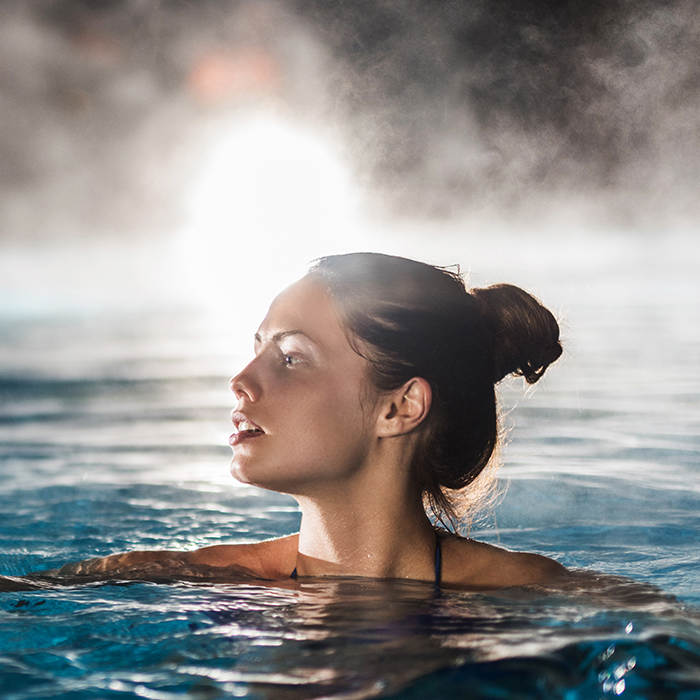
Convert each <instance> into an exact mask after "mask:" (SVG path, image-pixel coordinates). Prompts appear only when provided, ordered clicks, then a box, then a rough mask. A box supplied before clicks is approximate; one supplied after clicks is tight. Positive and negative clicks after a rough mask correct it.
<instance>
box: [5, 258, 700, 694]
mask: <svg viewBox="0 0 700 700" xmlns="http://www.w3.org/2000/svg"><path fill="white" fill-rule="evenodd" d="M641 263H644V264H641ZM641 263H640V261H639V260H637V261H635V264H634V267H633V269H632V270H624V269H618V270H617V272H614V273H612V272H611V274H610V275H599V276H598V277H595V278H592V277H591V276H589V275H586V274H583V273H581V274H580V275H579V277H578V278H576V279H571V278H570V277H569V276H568V275H567V273H566V271H562V272H561V273H560V274H558V275H556V274H549V276H548V277H544V276H540V278H539V280H540V285H541V288H542V292H544V293H546V294H547V297H548V299H547V300H548V301H556V300H557V299H561V303H562V307H561V310H562V311H563V313H564V314H565V317H566V326H565V339H566V340H567V347H568V350H567V353H566V355H565V357H564V358H563V362H562V365H561V367H559V368H555V369H553V371H552V372H551V374H549V375H548V376H547V378H546V379H545V381H544V382H543V383H542V386H539V387H537V389H536V390H535V391H534V392H531V393H525V394H524V393H523V391H522V389H521V387H520V386H519V385H518V383H517V382H514V383H513V385H512V386H506V387H504V391H503V405H504V414H505V415H504V422H505V424H506V425H511V426H513V430H512V433H511V436H510V443H509V445H508V447H507V449H506V450H505V452H504V461H505V467H504V468H503V469H502V471H501V472H500V474H501V486H502V490H503V491H504V493H503V494H502V495H501V498H500V501H499V503H498V504H497V505H496V506H494V507H493V508H492V509H491V510H489V511H487V512H486V513H485V514H484V517H483V519H482V520H480V521H477V522H475V523H474V525H473V526H472V533H471V534H472V535H473V536H475V537H477V538H481V539H484V540H487V541H490V542H494V543H500V544H502V545H503V546H507V547H509V548H513V549H522V550H529V551H537V552H540V553H543V554H546V555H549V556H553V557H555V558H557V559H558V560H560V561H562V562H563V563H564V564H566V565H567V566H571V567H575V568H580V569H584V570H588V571H597V572H604V573H605V574H608V575H614V576H622V577H629V579H631V580H632V581H633V582H636V583H628V582H626V581H625V580H618V579H607V580H605V581H602V582H601V583H599V584H598V585H597V586H595V587H594V589H593V590H588V591H569V592H559V593H545V592H543V591H504V592H498V593H491V594H471V593H465V592H458V591H442V592H439V593H436V592H435V591H434V590H433V589H432V587H430V586H426V585H423V584H418V583H410V582H405V583H399V582H377V581H365V580H346V581H325V582H323V581H315V582H304V583H301V584H300V585H299V586H296V584H293V583H289V584H280V585H269V584H265V583H264V582H255V581H251V582H245V583H231V584H216V585H215V584H196V585H195V584H191V583H190V584H187V583H180V584H172V585H157V584H154V583H133V582H130V583H123V582H122V583H110V584H90V585H85V586H75V587H65V588H56V589H50V590H41V591H27V592H12V593H10V592H5V593H0V697H1V698H2V699H3V700H8V699H9V700H29V699H31V698H55V699H58V698H61V699H63V698H65V699H66V700H67V699H69V698H70V699H71V700H73V699H78V700H87V699H88V698H95V699H97V698H99V699H102V698H156V699H161V698H162V699H168V698H182V697H187V698H202V699H205V698H206V699H209V698H230V697H249V698H273V699H275V700H277V699H282V700H285V699H286V698H290V699H297V698H321V697H329V698H348V699H350V698H369V697H387V698H396V699H399V698H400V699H401V700H409V699H417V698H421V699H423V698H431V699H432V698H438V699H442V698H444V699H445V700H447V699H448V698H449V699H450V700H451V699H452V698H467V697H468V698H473V697H474V698H477V697H483V698H523V699H525V698H527V699H530V698H547V699H549V698H566V699H567V700H569V699H577V698H591V699H593V698H595V699H598V698H606V697H611V698H612V697H623V698H700V614H699V613H698V612H697V611H698V610H700V547H698V539H699V533H700V515H699V513H700V474H699V471H700V459H699V457H700V437H699V436H700V373H699V372H698V368H699V366H700V328H699V324H698V321H697V319H698V318H700V283H699V282H698V281H696V279H695V274H694V269H691V268H690V267H686V268H681V269H680V271H679V269H678V268H677V267H664V266H663V260H661V261H660V262H659V260H658V258H657V257H656V256H655V255H650V256H648V257H647V258H645V259H644V260H642V261H641ZM524 276H525V275H524ZM508 279H513V277H512V275H511V276H509V277H508ZM514 281H516V282H517V281H521V280H518V279H515V280H514ZM584 282H585V283H584ZM224 341H225V339H223V337H218V336H216V332H215V331H214V332H213V335H212V330H211V328H210V327H208V326H206V327H205V326H203V325H202V323H201V321H200V319H199V318H198V317H196V316H195V315H193V314H191V313H184V312H177V313H176V312H168V313H150V314H146V313H144V314H122V315H114V314H103V315H100V314H93V315H92V316H85V315H82V316H81V315H75V314H74V315H57V314H55V313H54V314H53V315H51V316H33V317H22V316H21V315H20V316H14V317H12V318H10V317H7V318H5V319H4V320H3V321H1V322H0V360H1V361H2V374H1V376H0V574H3V575H10V576H18V575H21V574H23V573H25V572H27V571H31V570H37V569H46V568H51V567H54V566H58V565H61V564H63V563H65V562H66V561H75V560H79V559H83V558H88V557H94V556H100V555H104V554H109V553H112V552H116V551H123V550H129V549H148V548H167V549H181V548H192V547H197V546H204V545H208V544H214V543H220V542H248V541H255V540H258V539H260V538H263V537H269V536H274V535H281V534H286V533H289V532H293V531H294V530H295V528H296V527H297V524H298V521H299V515H298V512H297V510H296V506H295V504H294V502H293V501H292V500H290V499H288V498H286V497H284V496H280V495H278V494H272V493H267V492H262V491H257V490H255V489H251V488H248V487H242V486H239V485H236V484H235V483H233V482H232V481H231V480H230V477H229V476H228V473H227V464H228V454H229V451H228V448H227V447H225V441H226V436H227V434H228V412H229V411H230V408H231V400H230V397H229V394H228V391H227V379H228V376H229V375H230V374H231V373H232V372H233V371H234V370H235V369H236V365H237V363H238V362H239V360H241V359H242V357H241V356H240V355H241V352H242V351H243V350H245V348H240V347H238V346H236V347H235V349H234V350H233V351H229V350H230V349H229V348H226V349H224ZM506 486H507V491H506V490H505V489H506ZM647 585H648V586H650V587H644V586H647Z"/></svg>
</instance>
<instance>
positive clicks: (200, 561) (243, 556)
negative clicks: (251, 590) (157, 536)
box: [36, 535, 298, 580]
mask: <svg viewBox="0 0 700 700" xmlns="http://www.w3.org/2000/svg"><path fill="white" fill-rule="evenodd" d="M297 543H298V535H289V536H287V537H279V538H276V539H272V540H266V541H264V542H255V543H252V544H232V545H214V546H212V547H202V548H201V549H196V550H194V551H191V552H181V551H168V550H154V551H134V552H124V553H122V554H111V555H109V556H107V557H100V558H99V559H88V560H86V561H81V562H75V563H71V564H66V565H65V566H63V567H62V568H61V569H59V570H54V571H45V572H36V574H37V575H43V576H57V577H59V578H62V579H64V578H79V579H81V580H82V579H88V578H90V579H93V580H101V579H106V578H110V577H119V578H134V579H143V580H151V579H154V578H168V577H174V578H217V577H220V576H222V575H237V576H243V577H253V578H264V579H277V578H286V577H288V576H289V574H290V573H291V572H292V570H293V569H294V566H295V562H296V551H297Z"/></svg>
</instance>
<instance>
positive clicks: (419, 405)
mask: <svg viewBox="0 0 700 700" xmlns="http://www.w3.org/2000/svg"><path fill="white" fill-rule="evenodd" d="M432 397H433V393H432V390H431V388H430V383H429V382H428V381H427V380H425V379H423V378H422V377H414V378H413V379H409V380H408V381H407V382H406V383H405V384H404V385H403V386H402V387H400V388H399V389H397V390H396V391H395V392H393V393H392V394H391V395H390V396H389V397H387V401H386V402H385V404H384V410H383V412H382V414H381V415H380V418H379V425H378V428H379V436H380V437H398V436H399V435H406V434H407V433H410V432H412V431H413V430H415V429H416V428H417V427H418V426H419V425H420V424H421V423H422V422H423V421H424V420H425V418H426V416H427V415H428V411H430V405H431V402H432Z"/></svg>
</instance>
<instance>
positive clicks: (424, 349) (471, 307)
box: [309, 253, 562, 527]
mask: <svg viewBox="0 0 700 700" xmlns="http://www.w3.org/2000/svg"><path fill="white" fill-rule="evenodd" d="M309 276H312V277H314V278H316V279H319V280H321V281H322V283H323V284H324V285H325V287H326V289H327V290H328V292H329V294H330V295H331V298H332V299H333V301H334V303H335V305H336V308H337V309H338V312H339V315H340V317H341V320H342V322H343V324H344V326H345V327H346V329H347V330H348V331H349V337H350V340H351V343H352V344H353V347H354V348H355V349H356V350H357V352H359V353H360V354H361V355H363V356H364V357H366V358H367V360H368V361H369V378H370V380H371V381H372V383H373V384H374V386H376V388H377V389H378V390H379V391H393V390H395V389H398V388H399V387H400V386H401V385H402V384H404V383H405V382H406V381H408V380H409V379H411V378H413V377H417V376H418V377H423V378H424V379H426V380H427V381H428V382H429V383H430V387H431V389H432V392H433V400H432V405H431V409H430V411H429V413H428V416H427V418H426V419H425V421H424V422H423V423H422V424H421V427H420V428H419V430H420V431H421V440H420V442H419V447H418V449H417V451H416V454H415V456H414V460H413V464H412V469H413V474H414V478H415V480H416V486H417V488H419V489H420V492H421V493H422V495H423V499H424V502H425V503H426V506H427V507H428V508H429V509H430V510H431V511H432V512H433V514H434V515H435V517H436V518H437V519H438V520H440V521H441V522H442V523H443V524H445V520H447V521H449V522H450V523H451V525H452V526H453V527H455V525H456V523H455V519H456V511H455V505H454V503H455V499H454V495H455V493H456V492H459V491H460V490H462V489H464V488H465V487H467V486H469V485H470V484H472V482H473V481H474V480H475V479H476V478H477V477H478V476H479V475H480V474H481V472H482V471H483V470H484V468H485V467H486V466H487V465H488V464H489V461H490V460H491V457H492V455H493V454H494V450H495V449H496V446H497V444H498V434H499V430H498V418H497V405H496V397H495V391H494V385H495V384H497V383H498V382H499V381H500V380H501V379H503V378H504V377H505V376H506V375H508V374H519V375H522V376H523V377H524V378H525V380H526V381H527V382H528V383H530V384H534V383H535V382H536V381H537V380H538V379H539V378H540V377H541V376H542V374H543V373H544V371H545V370H546V369H547V367H548V366H549V365H550V364H551V363H552V362H554V361H555V360H556V359H557V358H558V357H559V356H560V355H561V352H562V349H561V345H560V343H559V326H558V324H557V321H556V319H555V318H554V316H553V315H552V314H551V313H550V312H549V311H548V310H547V309H546V308H544V307H543V306H542V305H541V304H540V303H539V302H538V301H537V300H536V299H535V298H534V297H532V296H531V295H529V294H528V293H527V292H525V291H523V290H522V289H520V288H519V287H514V286H513V285H509V284H498V285H494V286H492V287H486V288H483V289H471V290H467V289H466V287H465V284H464V281H463V280H462V278H461V276H460V275H459V274H458V273H456V272H452V271H450V270H447V269H445V268H440V267H434V266H432V265H428V264H426V263H421V262H418V261H415V260H409V259H407V258H400V257H395V256H391V255H383V254H380V253H351V254H348V255H333V256H329V257H325V258H320V259H319V260H317V261H316V262H315V263H314V264H313V266H312V267H311V269H310V270H309ZM358 341H359V342H358Z"/></svg>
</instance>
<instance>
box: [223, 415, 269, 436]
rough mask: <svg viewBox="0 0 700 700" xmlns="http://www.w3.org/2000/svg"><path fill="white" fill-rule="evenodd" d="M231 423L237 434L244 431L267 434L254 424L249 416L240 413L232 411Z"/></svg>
mask: <svg viewBox="0 0 700 700" xmlns="http://www.w3.org/2000/svg"><path fill="white" fill-rule="evenodd" d="M231 422H232V423H233V427H234V428H235V430H236V431H237V432H242V431H244V430H246V431H248V430H259V431H260V432H261V433H264V432H265V431H264V430H263V429H262V428H261V427H260V426H259V425H258V424H257V423H254V422H253V421H252V420H250V418H248V416H246V415H245V414H244V413H241V412H240V411H232V413H231Z"/></svg>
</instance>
